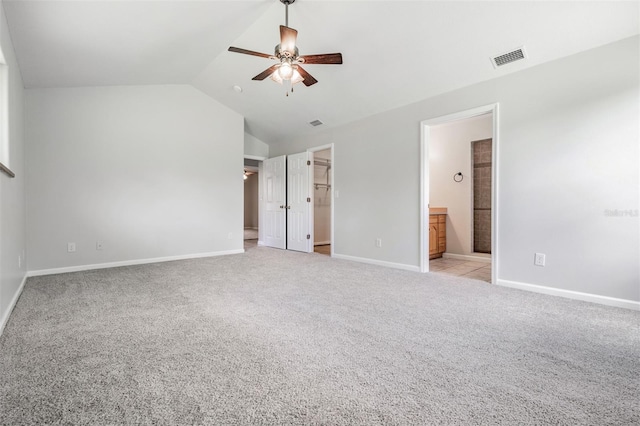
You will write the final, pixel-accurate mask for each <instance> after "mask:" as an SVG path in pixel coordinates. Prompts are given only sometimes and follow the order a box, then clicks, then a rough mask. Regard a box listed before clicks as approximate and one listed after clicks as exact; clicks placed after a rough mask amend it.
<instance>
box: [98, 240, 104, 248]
mask: <svg viewBox="0 0 640 426" xmlns="http://www.w3.org/2000/svg"><path fill="white" fill-rule="evenodd" d="M103 249H104V244H103V243H102V241H98V242H96V250H103Z"/></svg>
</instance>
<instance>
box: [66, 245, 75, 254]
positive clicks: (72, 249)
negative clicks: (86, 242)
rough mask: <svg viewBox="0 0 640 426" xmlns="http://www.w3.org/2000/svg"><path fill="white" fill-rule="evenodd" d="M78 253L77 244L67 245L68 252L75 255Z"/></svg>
mask: <svg viewBox="0 0 640 426" xmlns="http://www.w3.org/2000/svg"><path fill="white" fill-rule="evenodd" d="M75 251H76V243H67V252H69V253H73V252H75Z"/></svg>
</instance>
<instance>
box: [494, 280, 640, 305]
mask: <svg viewBox="0 0 640 426" xmlns="http://www.w3.org/2000/svg"><path fill="white" fill-rule="evenodd" d="M496 284H497V285H500V286H503V287H510V288H517V289H519V290H526V291H532V292H534V293H542V294H548V295H551V296H560V297H565V298H567V299H574V300H581V301H583V302H592V303H598V304H600V305H607V306H615V307H618V308H625V309H631V310H634V311H640V302H636V301H634V300H627V299H616V298H615V297H608V296H600V295H597V294H591V293H581V292H579V291H571V290H563V289H559V288H553V287H545V286H541V285H535V284H526V283H521V282H517V281H509V280H501V279H498V280H496Z"/></svg>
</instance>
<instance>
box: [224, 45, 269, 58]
mask: <svg viewBox="0 0 640 426" xmlns="http://www.w3.org/2000/svg"><path fill="white" fill-rule="evenodd" d="M229 52H236V53H243V54H245V55H252V56H260V57H261V58H271V56H272V55H267V54H266V53H260V52H254V51H253V50H247V49H240V48H239V47H233V46H231V47H230V48H229Z"/></svg>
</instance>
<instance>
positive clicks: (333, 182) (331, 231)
mask: <svg viewBox="0 0 640 426" xmlns="http://www.w3.org/2000/svg"><path fill="white" fill-rule="evenodd" d="M333 145H334V144H333V143H330V144H326V145H320V146H316V147H313V148H309V149H307V152H310V153H311V167H313V164H314V155H313V153H314V152H317V151H324V150H327V149H330V150H331V214H330V216H331V226H330V229H329V235H330V238H331V257H333V254H334V251H335V235H334V229H335V228H334V226H333V224H334V223H335V215H334V207H335V192H334V191H335V185H336V163H335V161H334V158H335V150H334V146H333ZM314 180H315V174H314V169H311V171H310V179H309V194H315V193H314V192H313V181H314ZM314 209H315V197H313V196H312V197H311V206H310V209H309V228H310V229H309V233H310V234H311V247H315V246H314V243H315V241H316V239H315V238H316V237H315V232H314V229H315V218H314Z"/></svg>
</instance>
